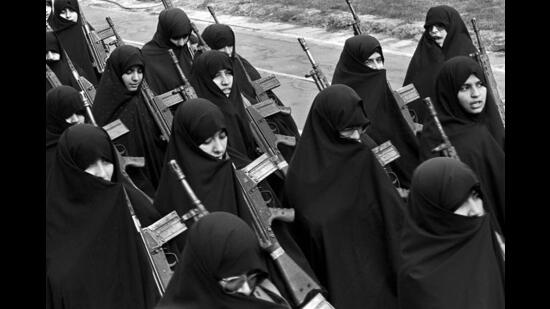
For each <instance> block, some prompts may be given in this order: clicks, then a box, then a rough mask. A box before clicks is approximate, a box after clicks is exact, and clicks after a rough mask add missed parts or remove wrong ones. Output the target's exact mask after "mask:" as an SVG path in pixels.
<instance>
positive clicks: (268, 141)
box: [245, 105, 296, 175]
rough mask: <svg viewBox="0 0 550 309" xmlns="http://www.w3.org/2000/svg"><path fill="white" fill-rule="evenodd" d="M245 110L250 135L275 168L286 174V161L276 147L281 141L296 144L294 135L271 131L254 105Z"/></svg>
mask: <svg viewBox="0 0 550 309" xmlns="http://www.w3.org/2000/svg"><path fill="white" fill-rule="evenodd" d="M245 110H246V114H247V116H248V119H249V121H250V128H251V130H252V135H253V136H254V139H255V140H256V143H257V144H258V146H259V147H260V150H261V151H262V152H263V153H264V154H266V155H267V156H268V157H269V158H270V159H271V160H272V161H273V163H274V164H275V166H276V167H277V169H279V170H281V171H282V172H283V174H284V175H286V173H287V171H288V163H287V161H286V160H285V158H284V157H283V155H282V154H281V152H280V151H279V149H278V148H277V144H279V143H282V144H284V145H288V146H294V145H296V138H295V137H294V136H285V135H280V134H275V133H273V131H272V130H271V128H270V127H269V124H268V123H267V121H266V120H265V118H263V117H262V115H260V113H259V112H258V110H257V109H256V105H251V106H248V107H247V108H246V109H245Z"/></svg>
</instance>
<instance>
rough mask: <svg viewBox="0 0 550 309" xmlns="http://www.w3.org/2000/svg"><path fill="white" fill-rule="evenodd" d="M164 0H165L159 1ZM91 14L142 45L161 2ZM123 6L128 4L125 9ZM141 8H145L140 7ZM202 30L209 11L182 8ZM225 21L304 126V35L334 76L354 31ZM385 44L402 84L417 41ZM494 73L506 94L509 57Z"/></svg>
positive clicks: (92, 5)
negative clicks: (272, 78)
mask: <svg viewBox="0 0 550 309" xmlns="http://www.w3.org/2000/svg"><path fill="white" fill-rule="evenodd" d="M159 2H160V1H159ZM80 3H81V6H82V7H83V10H84V14H85V17H86V19H87V20H88V21H89V22H90V23H91V24H92V25H93V26H94V27H95V28H96V30H100V29H104V28H106V27H107V22H106V21H105V17H107V16H109V17H111V19H112V20H113V22H114V24H115V26H116V28H117V30H118V32H119V35H120V36H121V37H122V38H123V39H124V40H125V41H126V42H127V43H128V44H132V45H137V46H139V45H140V44H143V43H146V42H147V41H149V40H150V39H151V38H152V37H153V34H154V32H155V30H156V27H157V21H158V14H159V12H160V11H161V10H162V8H163V7H162V5H154V4H153V5H152V4H151V3H150V2H147V3H143V2H139V1H135V0H118V1H117V3H118V4H120V5H115V4H113V3H110V2H106V1H102V0H82V1H80ZM121 6H124V7H126V8H123V7H121ZM140 7H141V8H140ZM182 9H183V10H184V11H185V12H186V13H187V15H188V16H189V17H190V18H191V20H192V21H193V22H194V23H195V24H196V25H197V27H198V28H199V30H200V31H202V30H203V29H204V28H205V27H206V26H208V25H209V24H211V23H213V19H212V17H211V16H210V14H209V12H208V11H207V10H205V11H204V12H202V11H193V10H189V9H186V8H182ZM217 17H218V19H219V20H220V22H222V23H225V24H228V25H230V26H231V27H232V28H233V30H234V32H235V36H236V48H237V49H236V50H237V52H238V53H239V54H240V55H242V56H243V57H244V58H246V59H247V60H248V61H250V63H251V64H252V65H254V66H255V67H256V68H257V69H258V70H259V71H260V73H261V74H262V75H265V74H276V76H277V78H278V80H279V81H280V82H281V86H280V87H278V88H276V89H275V90H274V92H275V93H276V94H277V95H278V96H279V98H281V100H282V101H283V102H284V103H285V104H286V105H287V106H290V107H291V109H292V116H293V118H294V119H295V121H296V123H297V125H298V127H299V128H300V129H302V128H303V125H304V123H305V120H306V117H307V113H308V111H309V107H310V106H311V103H312V102H313V99H314V98H315V95H317V93H318V89H317V87H316V86H315V84H314V83H313V81H311V80H310V79H307V78H305V77H304V74H306V73H308V72H309V71H310V70H311V63H310V62H309V60H308V58H307V56H306V54H305V52H304V51H303V49H302V48H301V46H300V44H299V43H298V41H297V38H298V37H304V38H305V40H306V43H307V45H308V47H309V49H310V52H311V54H312V56H313V58H314V59H315V61H316V62H317V63H318V64H319V65H320V67H321V69H322V70H323V72H324V74H325V75H326V77H327V78H328V80H329V81H330V80H331V79H332V74H333V72H334V68H335V66H336V63H337V62H338V58H339V57H340V53H341V51H342V47H343V45H344V41H345V40H346V39H347V38H348V37H349V36H351V35H352V33H351V32H349V33H348V32H344V31H342V32H330V33H329V32H326V31H324V30H323V29H319V28H312V27H302V26H296V25H291V24H285V23H273V22H263V21H261V20H257V19H254V18H250V17H237V16H229V15H218V16H217ZM376 37H377V39H378V40H379V41H380V42H381V44H382V47H383V49H384V56H385V66H386V70H387V76H388V80H389V82H390V84H391V85H392V87H393V88H394V89H395V88H399V87H400V86H401V85H402V82H403V79H404V78H405V73H406V70H407V66H408V63H409V61H410V57H411V56H412V54H413V52H414V49H415V48H416V42H414V41H403V40H401V41H400V40H396V39H393V38H390V37H383V36H378V35H377V36H376ZM490 59H491V64H492V66H493V72H494V75H495V79H496V81H497V84H498V87H499V92H500V94H501V97H502V98H504V96H505V92H504V91H505V78H504V75H505V70H504V56H503V55H500V54H490Z"/></svg>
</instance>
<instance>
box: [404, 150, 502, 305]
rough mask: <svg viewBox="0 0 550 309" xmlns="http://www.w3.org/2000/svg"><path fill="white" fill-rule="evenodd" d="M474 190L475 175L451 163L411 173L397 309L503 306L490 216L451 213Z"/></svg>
mask: <svg viewBox="0 0 550 309" xmlns="http://www.w3.org/2000/svg"><path fill="white" fill-rule="evenodd" d="M477 185H479V181H478V179H477V177H476V175H475V173H474V172H473V171H472V170H471V169H470V168H469V167H468V166H467V165H466V164H464V163H462V162H460V161H458V160H455V159H451V158H433V159H430V160H428V161H426V162H424V163H422V164H421V165H420V166H419V167H418V169H417V170H416V171H415V173H414V176H413V180H412V185H411V191H410V195H409V205H408V210H409V212H408V216H407V219H406V221H405V222H406V223H405V225H404V227H403V237H402V241H401V254H402V256H401V258H402V262H403V264H402V266H401V267H400V271H399V281H398V282H399V283H398V286H399V303H400V306H401V307H400V308H403V309H416V308H433V309H439V308H440V309H443V308H445V309H453V308H457V309H458V308H461V309H462V308H464V309H469V308H472V309H473V308H476V309H477V308H487V309H491V308H493V309H497V308H504V307H505V299H504V265H503V262H502V256H501V252H500V248H499V247H498V244H497V242H496V239H495V234H494V230H493V227H492V222H491V217H490V216H487V215H484V216H482V217H466V216H461V215H457V214H454V213H453V209H455V208H456V207H457V206H458V205H460V204H462V203H463V202H464V201H465V200H466V199H467V198H468V197H469V195H470V193H471V192H472V190H473V189H474V188H475V187H476V186H477ZM481 193H482V196H483V197H484V196H485V194H484V192H483V191H482V192H481Z"/></svg>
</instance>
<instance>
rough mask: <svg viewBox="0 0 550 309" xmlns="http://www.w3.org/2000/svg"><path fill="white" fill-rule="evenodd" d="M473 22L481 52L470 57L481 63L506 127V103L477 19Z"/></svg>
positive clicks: (473, 19)
mask: <svg viewBox="0 0 550 309" xmlns="http://www.w3.org/2000/svg"><path fill="white" fill-rule="evenodd" d="M471 22H472V27H473V28H474V32H475V34H476V39H477V45H478V47H479V51H477V52H475V53H472V54H470V56H471V57H474V59H475V60H476V61H477V62H478V63H479V65H480V66H481V68H482V69H483V75H485V80H486V81H487V90H488V93H489V95H490V96H492V97H493V99H494V100H495V103H496V105H497V108H498V113H499V114H500V119H501V120H502V125H503V126H504V125H505V119H504V114H505V106H504V102H503V101H502V99H501V98H500V94H499V93H498V87H497V82H496V80H495V76H494V75H493V70H492V69H491V63H490V62H489V56H487V51H486V50H485V46H484V45H483V42H482V41H481V37H480V36H479V28H478V27H477V22H476V19H475V18H472V20H471Z"/></svg>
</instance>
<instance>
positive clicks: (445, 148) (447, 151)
mask: <svg viewBox="0 0 550 309" xmlns="http://www.w3.org/2000/svg"><path fill="white" fill-rule="evenodd" d="M424 103H426V105H428V108H429V109H430V114H431V115H432V117H433V118H434V121H435V125H436V126H437V129H438V130H439V133H440V134H441V138H442V139H443V143H441V144H440V145H439V146H437V147H435V148H434V149H432V152H434V153H437V152H440V151H441V152H443V155H444V156H446V157H449V158H453V159H457V160H459V161H460V158H459V157H458V153H457V152H456V149H455V147H454V146H453V145H452V144H451V141H450V140H449V137H447V134H445V131H444V130H443V126H441V122H440V121H439V118H438V117H437V112H436V111H435V108H434V105H433V103H432V100H431V99H430V97H427V98H425V99H424Z"/></svg>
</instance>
